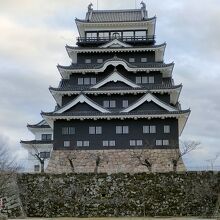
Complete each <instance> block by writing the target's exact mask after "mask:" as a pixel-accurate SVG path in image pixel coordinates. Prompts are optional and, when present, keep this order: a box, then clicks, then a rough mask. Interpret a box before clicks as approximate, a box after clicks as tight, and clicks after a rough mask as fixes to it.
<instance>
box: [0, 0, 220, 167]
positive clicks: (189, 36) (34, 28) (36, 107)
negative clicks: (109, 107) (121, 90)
mask: <svg viewBox="0 0 220 220" xmlns="http://www.w3.org/2000/svg"><path fill="white" fill-rule="evenodd" d="M89 2H90V0H83V1H79V0H64V1H60V0H47V1H45V0H38V1H34V0H19V1H14V0H7V1H5V0H0V24H1V25H0V31H1V38H0V75H1V81H0V92H1V97H0V102H1V109H0V121H1V124H0V132H1V133H2V134H3V135H4V137H6V138H7V139H8V141H7V144H8V145H9V147H10V148H11V149H13V152H15V153H16V154H17V155H19V158H23V157H25V156H26V153H25V151H24V150H22V149H21V148H20V146H19V140H20V139H21V138H23V139H31V138H33V136H32V135H31V134H30V133H29V132H28V131H27V129H26V127H25V126H26V124H27V122H29V123H36V122H38V121H39V120H40V119H41V117H40V111H41V110H45V111H50V110H53V108H54V105H55V102H54V100H53V97H52V96H51V94H50V93H49V91H48V86H49V85H53V86H57V84H58V83H59V80H60V75H59V73H58V71H57V69H56V64H57V63H60V64H64V65H68V64H70V59H69V58H68V55H67V53H66V51H65V49H64V46H65V44H69V45H74V44H75V37H76V36H77V29H76V27H75V26H74V18H75V17H78V18H84V16H85V12H86V11H87V5H88V4H89ZM136 2H137V7H139V3H140V1H139V0H137V1H136ZM134 5H135V4H134V0H126V2H125V1H118V0H117V1H116V0H112V1H107V0H100V1H99V8H100V9H123V8H134ZM147 7H148V9H149V14H150V16H154V15H155V14H156V15H157V30H156V34H157V42H158V43H161V42H164V41H166V42H167V44H168V45H167V49H166V54H165V61H166V62H171V61H175V63H176V65H175V70H174V79H175V82H176V83H183V86H184V87H183V91H182V94H181V97H180V101H181V103H182V106H183V107H184V108H188V107H190V108H191V109H192V114H191V116H190V118H189V121H188V124H187V126H186V128H185V131H184V133H183V135H182V137H181V139H183V140H185V139H192V140H198V141H200V142H201V147H200V148H199V149H198V150H197V151H195V152H193V153H192V154H190V155H188V156H187V157H186V158H185V161H186V163H187V164H188V165H189V166H200V165H204V166H205V165H206V164H207V162H206V160H207V159H209V158H211V157H213V156H214V155H215V154H216V153H217V152H218V151H220V150H219V147H218V144H219V142H220V124H219V121H220V115H219V112H220V102H219V101H218V100H219V97H220V89H219V82H220V75H219V72H220V65H219V57H220V42H219V39H220V29H219V27H220V2H219V0H209V1H205V0H199V1H198V0H178V1H176V0H166V1H162V0H150V1H147ZM94 8H96V1H94ZM218 164H220V161H218Z"/></svg>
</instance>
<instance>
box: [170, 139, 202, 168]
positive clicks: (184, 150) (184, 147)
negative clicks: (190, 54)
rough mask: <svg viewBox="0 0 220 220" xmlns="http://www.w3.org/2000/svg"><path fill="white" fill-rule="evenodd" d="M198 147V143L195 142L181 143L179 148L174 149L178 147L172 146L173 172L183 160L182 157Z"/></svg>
mask: <svg viewBox="0 0 220 220" xmlns="http://www.w3.org/2000/svg"><path fill="white" fill-rule="evenodd" d="M199 145H200V143H199V142H196V141H181V142H180V148H176V146H178V145H175V144H174V147H175V152H174V155H172V158H171V161H172V164H173V171H174V172H176V171H177V167H178V163H179V161H180V160H181V159H182V158H183V156H185V155H187V154H189V153H190V152H191V151H194V150H196V149H197V148H198V146H199Z"/></svg>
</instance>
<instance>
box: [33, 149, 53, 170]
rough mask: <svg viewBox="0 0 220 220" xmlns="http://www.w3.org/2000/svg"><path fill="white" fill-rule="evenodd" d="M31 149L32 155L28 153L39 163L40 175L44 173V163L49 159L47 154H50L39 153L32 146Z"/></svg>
mask: <svg viewBox="0 0 220 220" xmlns="http://www.w3.org/2000/svg"><path fill="white" fill-rule="evenodd" d="M32 149H33V150H34V153H32V152H30V154H31V155H32V156H33V157H34V158H36V159H37V160H38V161H39V163H40V171H41V173H44V172H45V161H46V160H48V159H49V157H50V155H48V154H50V152H40V151H39V150H38V148H37V147H36V146H34V145H32Z"/></svg>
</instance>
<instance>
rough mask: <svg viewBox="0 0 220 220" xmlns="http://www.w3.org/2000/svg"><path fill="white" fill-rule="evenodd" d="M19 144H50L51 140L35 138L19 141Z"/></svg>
mask: <svg viewBox="0 0 220 220" xmlns="http://www.w3.org/2000/svg"><path fill="white" fill-rule="evenodd" d="M20 143H21V144H52V143H53V141H52V140H50V141H42V140H40V141H37V140H32V141H20Z"/></svg>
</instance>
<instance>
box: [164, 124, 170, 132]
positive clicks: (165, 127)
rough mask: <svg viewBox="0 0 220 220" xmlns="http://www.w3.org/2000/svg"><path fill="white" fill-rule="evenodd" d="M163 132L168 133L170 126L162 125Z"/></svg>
mask: <svg viewBox="0 0 220 220" xmlns="http://www.w3.org/2000/svg"><path fill="white" fill-rule="evenodd" d="M164 133H165V134H168V133H170V126H169V125H164Z"/></svg>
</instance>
